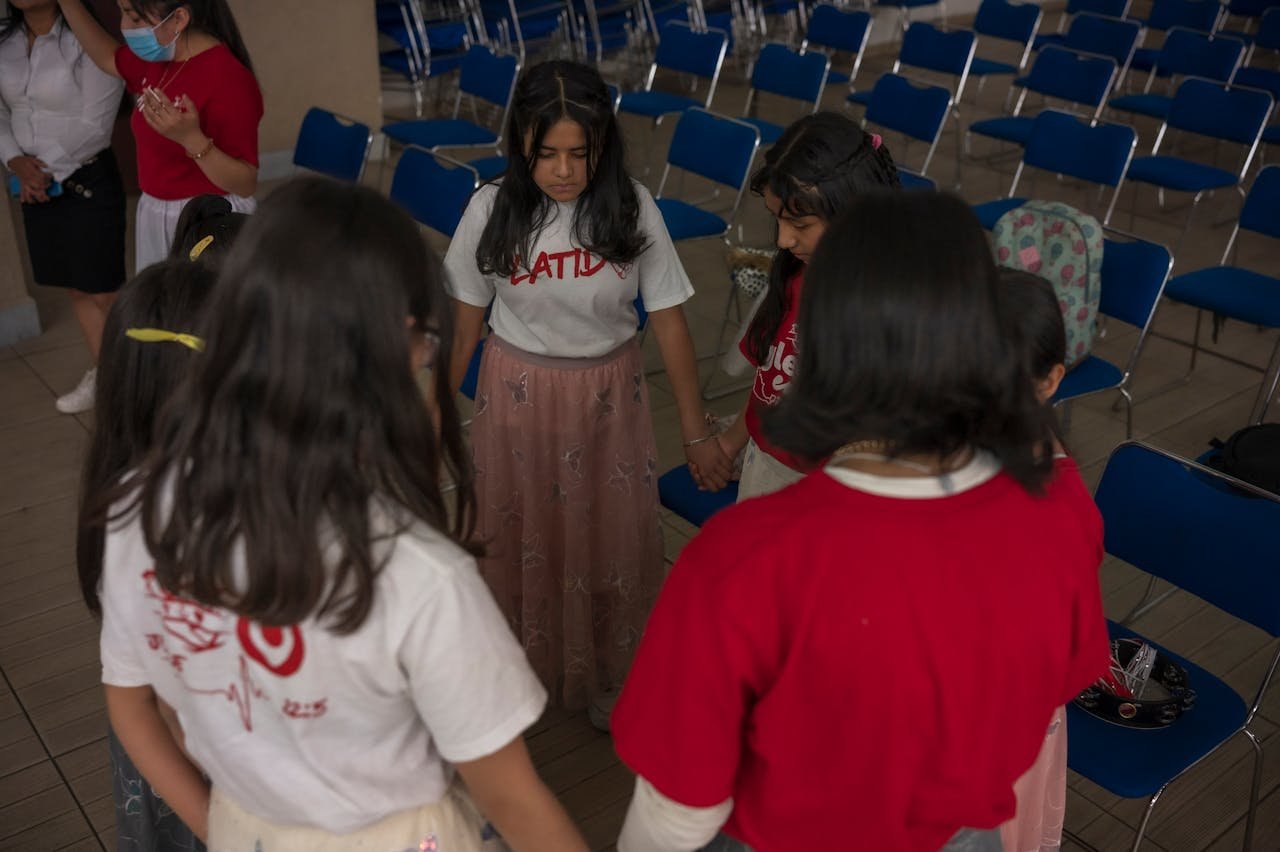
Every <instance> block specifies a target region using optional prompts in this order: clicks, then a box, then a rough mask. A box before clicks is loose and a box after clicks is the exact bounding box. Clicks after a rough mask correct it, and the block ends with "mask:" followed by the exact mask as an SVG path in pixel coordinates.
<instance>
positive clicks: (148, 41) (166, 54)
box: [120, 9, 178, 62]
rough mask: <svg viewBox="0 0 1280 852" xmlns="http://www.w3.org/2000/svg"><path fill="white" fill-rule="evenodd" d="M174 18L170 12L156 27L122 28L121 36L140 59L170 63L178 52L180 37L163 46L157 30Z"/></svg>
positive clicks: (175, 37)
mask: <svg viewBox="0 0 1280 852" xmlns="http://www.w3.org/2000/svg"><path fill="white" fill-rule="evenodd" d="M176 11H177V10H176V9H175V10H174V12H176ZM172 17H173V12H170V13H169V14H167V15H165V16H164V21H161V22H160V23H159V24H156V25H155V26H154V27H134V28H122V29H121V30H120V34H121V35H122V36H124V43H125V44H127V45H129V49H130V50H132V51H133V52H134V54H135V55H136V56H137V57H138V58H139V59H145V60H146V61H148V62H169V61H171V60H172V59H173V55H174V53H175V52H177V50H178V37H177V36H174V37H173V41H171V42H169V43H168V44H161V43H160V40H159V39H157V38H156V29H157V28H159V27H160V26H162V25H163V24H164V22H165V21H167V20H169V19H170V18H172Z"/></svg>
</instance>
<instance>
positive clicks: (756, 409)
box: [738, 266, 807, 470]
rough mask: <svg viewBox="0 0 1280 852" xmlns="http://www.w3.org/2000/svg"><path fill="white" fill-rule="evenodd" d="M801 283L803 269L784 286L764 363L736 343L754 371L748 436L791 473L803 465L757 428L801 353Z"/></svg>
mask: <svg viewBox="0 0 1280 852" xmlns="http://www.w3.org/2000/svg"><path fill="white" fill-rule="evenodd" d="M802 284H804V267H803V266H802V267H800V269H798V270H796V272H795V274H793V275H792V276H791V277H790V278H789V279H787V284H786V288H787V290H786V298H787V306H786V310H785V311H784V312H783V314H782V322H781V323H779V325H778V333H777V335H776V336H775V337H774V340H773V345H771V346H770V347H769V356H768V358H766V359H765V363H763V364H760V363H757V362H756V360H755V359H754V358H752V357H751V353H750V352H749V351H748V349H747V338H746V337H745V336H744V337H743V338H742V340H741V341H739V342H738V350H739V351H740V352H742V355H743V357H745V358H746V359H747V361H749V362H750V363H751V366H753V367H755V368H756V380H755V383H754V384H753V385H752V386H751V398H750V400H749V404H748V405H747V434H748V435H750V436H751V440H753V441H755V442H756V446H758V447H760V449H761V450H763V451H764V452H766V453H768V454H769V455H771V456H773V457H774V458H775V459H777V460H778V461H780V462H782V463H783V464H785V465H786V466H787V467H790V468H792V469H794V470H804V469H806V468H807V466H806V465H805V463H804V462H803V461H801V460H800V459H799V458H797V457H795V456H793V455H792V454H791V453H789V452H787V451H786V450H783V449H780V448H779V447H775V446H773V445H772V444H770V443H769V442H768V441H766V440H765V437H764V430H763V429H762V428H761V427H760V413H761V412H762V411H764V410H765V409H767V408H771V407H772V406H774V405H777V404H778V400H780V399H782V392H783V391H784V390H785V389H786V387H787V385H788V384H790V383H791V377H792V376H794V375H795V374H796V363H797V362H798V361H799V359H800V353H799V352H798V351H797V350H796V319H797V317H798V315H799V313H800V287H801V285H802Z"/></svg>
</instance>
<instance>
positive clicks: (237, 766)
mask: <svg viewBox="0 0 1280 852" xmlns="http://www.w3.org/2000/svg"><path fill="white" fill-rule="evenodd" d="M390 546H392V547H393V548H394V550H393V551H392V555H391V557H390V559H389V561H388V562H387V563H386V566H385V567H384V568H383V570H382V572H381V573H380V574H379V575H378V577H377V579H376V581H375V588H376V594H375V598H374V604H373V609H372V611H371V612H370V614H369V617H368V619H367V620H366V621H365V622H364V624H363V625H361V627H360V628H359V629H358V630H356V631H355V632H354V633H350V634H348V635H345V636H343V635H338V634H336V633H333V632H331V631H330V630H328V629H326V628H325V627H324V626H323V625H322V624H319V623H317V622H316V621H315V620H313V619H307V620H306V621H304V622H302V623H301V624H298V625H294V626H291V627H284V628H278V627H264V626H263V625H261V624H257V623H255V622H251V621H249V620H247V619H244V618H241V617H239V616H237V615H235V614H234V613H232V612H228V611H227V610H223V609H219V608H215V607H208V606H203V605H201V604H198V603H194V602H191V601H188V600H183V599H181V598H178V597H176V596H174V595H171V594H169V593H168V592H166V591H164V590H163V589H162V588H161V587H160V585H159V583H158V582H156V579H155V574H154V572H153V569H152V565H153V561H152V559H151V557H150V556H149V555H148V553H147V550H146V545H145V543H144V542H143V538H142V535H141V529H140V526H139V524H138V523H137V522H136V521H135V520H130V521H128V522H127V523H125V524H123V525H121V526H118V527H117V528H115V529H112V530H111V531H110V532H109V534H108V536H107V545H106V553H105V560H104V566H103V580H102V604H103V621H102V645H101V650H102V680H103V682H104V683H107V684H111V685H114V686H121V687H137V686H150V687H152V689H154V690H155V692H156V694H157V695H159V697H160V698H161V699H163V700H164V701H165V702H167V703H168V704H170V705H171V706H172V707H173V708H174V709H175V710H176V711H177V713H178V718H179V720H180V721H181V723H182V728H183V731H184V733H185V735H186V745H187V749H188V751H189V752H190V753H191V755H192V757H193V758H194V759H195V760H196V761H197V762H198V763H199V764H200V766H201V767H202V768H203V769H204V771H205V772H206V773H207V774H208V775H209V777H210V778H211V779H212V782H213V785H214V786H215V787H217V788H218V789H219V790H221V791H222V792H223V793H224V794H226V795H227V796H229V797H230V798H231V799H232V800H233V801H235V802H236V804H238V805H239V806H240V807H242V808H244V809H245V810H247V811H249V812H250V813H253V814H255V815H257V816H259V817H261V818H263V819H267V820H270V821H272V822H276V823H282V824H286V825H306V826H315V827H319V828H322V829H324V830H327V831H330V832H334V833H339V834H345V833H348V832H351V831H355V830H357V829H360V828H362V827H364V826H367V825H370V824H372V823H374V822H377V821H378V820H380V819H383V818H384V817H386V816H389V815H391V814H393V813H396V812H398V811H402V810H406V809H409V808H415V807H419V806H421V805H424V804H429V803H432V802H436V801H439V800H440V799H441V798H443V796H444V794H445V792H446V790H447V788H448V786H449V783H450V781H451V778H452V769H451V768H450V767H449V765H448V764H449V763H457V762H462V761H469V760H476V759H478V758H481V757H485V756H487V755H490V754H493V753H494V752H495V751H497V750H498V749H500V748H502V747H503V746H505V745H507V744H508V743H509V742H511V741H512V740H514V739H515V738H516V737H517V736H519V735H520V734H521V732H523V731H524V730H525V728H527V727H528V726H529V725H531V724H532V723H533V722H535V721H536V720H537V719H538V717H539V716H540V715H541V713H542V710H543V707H544V705H545V704H546V697H547V695H546V691H545V690H544V689H543V687H542V685H541V684H540V683H539V681H538V679H537V676H536V675H534V673H533V671H532V670H531V669H530V668H529V664H528V662H527V661H526V659H525V655H524V652H523V651H522V650H521V649H520V646H519V645H518V644H517V643H516V641H515V637H513V636H512V635H511V630H510V628H509V627H508V626H507V622H506V620H505V619H504V618H503V617H502V615H501V613H500V612H499V611H498V608H497V606H496V605H495V604H494V602H493V598H492V597H491V596H490V594H489V590H488V588H486V586H485V585H484V582H483V580H481V578H480V575H479V573H478V572H477V570H476V564H475V561H474V560H473V559H472V558H471V557H470V556H468V555H467V554H466V553H464V552H463V551H462V550H461V549H460V548H458V547H457V546H456V545H454V544H453V543H452V542H450V541H448V540H447V539H445V538H444V537H443V536H441V535H440V534H439V533H436V532H434V531H432V530H430V529H427V528H426V527H424V526H422V525H418V526H415V527H414V528H412V529H411V530H410V531H408V532H405V533H402V534H400V535H399V536H398V537H396V538H395V539H394V540H393V544H391V545H390Z"/></svg>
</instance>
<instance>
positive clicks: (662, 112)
mask: <svg viewBox="0 0 1280 852" xmlns="http://www.w3.org/2000/svg"><path fill="white" fill-rule="evenodd" d="M728 46H729V36H728V35H727V34H726V33H724V32H723V31H721V30H706V31H704V32H698V31H697V30H695V29H693V27H691V26H689V25H688V24H685V23H682V22H680V21H669V22H667V23H666V24H663V26H662V33H661V40H660V41H659V42H658V50H657V52H656V53H655V54H654V57H653V64H652V65H650V66H649V74H648V76H647V77H646V78H645V81H644V91H641V92H623V93H622V102H621V103H620V104H619V106H618V111H619V112H624V113H631V114H632V115H643V116H647V117H649V118H651V119H653V123H654V125H655V126H656V125H657V124H660V123H661V122H662V119H663V118H665V117H666V116H668V115H673V114H676V113H682V112H684V111H685V110H687V109H689V108H691V107H703V108H704V109H705V108H707V107H710V106H711V98H712V96H714V95H715V92H716V83H717V82H718V81H719V79H720V69H721V67H722V66H723V65H724V55H725V51H726V50H727V49H728ZM660 68H661V69H666V70H668V71H676V72H679V73H682V74H689V75H692V76H694V77H697V78H700V79H702V80H705V81H707V94H706V96H705V97H704V98H703V99H702V100H698V99H696V98H691V97H689V96H688V95H677V94H674V93H671V92H662V91H655V90H654V88H653V81H654V78H655V77H656V76H657V74H658V69H660Z"/></svg>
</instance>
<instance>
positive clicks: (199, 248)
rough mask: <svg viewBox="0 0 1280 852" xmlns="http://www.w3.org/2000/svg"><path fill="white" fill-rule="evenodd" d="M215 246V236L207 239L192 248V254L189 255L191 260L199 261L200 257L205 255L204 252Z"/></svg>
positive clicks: (211, 235)
mask: <svg viewBox="0 0 1280 852" xmlns="http://www.w3.org/2000/svg"><path fill="white" fill-rule="evenodd" d="M211 245H213V234H210V235H209V236H207V237H205V238H204V239H203V240H201V241H200V242H198V243H196V244H195V245H193V246H192V247H191V253H190V254H188V255H187V258H188V259H189V260H199V259H200V255H202V254H204V250H205V249H207V248H208V247H209V246H211Z"/></svg>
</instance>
